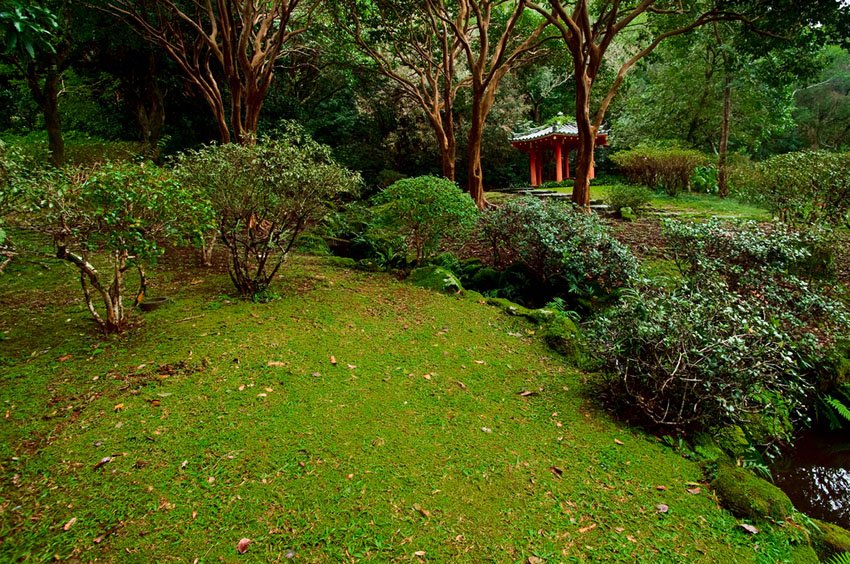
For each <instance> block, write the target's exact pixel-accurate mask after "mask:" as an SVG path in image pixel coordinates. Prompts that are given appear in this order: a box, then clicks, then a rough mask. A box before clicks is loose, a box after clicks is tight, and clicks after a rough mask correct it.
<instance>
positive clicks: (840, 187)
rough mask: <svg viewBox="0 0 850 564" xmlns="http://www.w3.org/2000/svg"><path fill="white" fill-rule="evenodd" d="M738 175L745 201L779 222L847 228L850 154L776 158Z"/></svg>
mask: <svg viewBox="0 0 850 564" xmlns="http://www.w3.org/2000/svg"><path fill="white" fill-rule="evenodd" d="M742 176H744V177H745V179H746V181H745V182H743V183H742V184H743V185H744V186H743V188H744V192H745V197H746V199H748V200H750V201H752V202H753V203H756V204H758V205H761V206H763V207H765V208H766V209H768V210H769V211H771V212H772V213H773V214H774V215H776V216H777V217H779V219H780V220H782V221H785V222H788V223H792V224H797V225H811V224H813V223H824V224H830V225H845V226H850V153H830V152H827V151H809V152H800V153H788V154H785V155H777V156H775V157H772V158H770V159H768V160H766V161H764V162H762V163H759V164H758V165H757V166H756V167H755V170H750V171H748V172H747V173H742V172H740V171H739V172H738V173H737V175H736V177H737V178H739V179H740V178H741V177H742Z"/></svg>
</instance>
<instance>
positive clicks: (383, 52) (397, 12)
mask: <svg viewBox="0 0 850 564" xmlns="http://www.w3.org/2000/svg"><path fill="white" fill-rule="evenodd" d="M340 8H341V10H339V11H338V17H337V22H338V23H339V24H340V25H343V26H345V27H346V28H347V31H348V34H349V35H350V37H351V38H352V39H353V40H354V44H355V45H356V46H357V48H358V49H359V50H360V51H361V52H362V53H364V54H365V55H366V56H368V57H369V58H370V59H371V60H372V61H373V62H374V64H375V66H376V69H377V70H378V71H379V72H380V73H381V74H383V75H384V76H386V77H388V78H389V79H391V80H393V81H394V82H395V83H396V84H397V85H398V86H399V87H400V88H401V91H402V92H403V93H404V95H405V96H406V97H407V98H409V99H410V100H412V101H413V102H414V103H415V104H416V105H418V106H419V107H420V108H421V109H422V110H423V111H424V112H425V115H426V116H427V118H428V122H429V124H430V125H431V128H432V129H433V131H434V136H435V137H436V141H437V146H438V148H439V150H440V166H441V170H442V173H443V176H445V177H446V178H448V179H449V180H454V179H455V162H456V160H457V139H456V136H455V115H454V114H455V109H454V108H455V100H456V98H457V95H458V91H459V89H460V88H461V87H462V86H464V85H465V84H466V83H467V82H468V80H461V79H460V78H459V77H458V74H459V73H458V67H459V66H460V63H461V56H462V53H463V48H462V45H461V41H460V39H458V38H457V37H456V36H455V35H454V33H453V32H452V24H451V23H450V22H448V21H445V20H443V19H440V18H438V17H437V15H436V14H435V13H434V12H433V11H432V10H428V9H425V10H423V9H422V7H421V6H418V5H416V4H412V3H410V2H404V1H401V0H379V1H376V2H364V1H358V0H349V1H347V2H344V3H342V4H341V5H340ZM454 23H455V24H456V25H459V26H461V25H463V22H462V21H456V22H454Z"/></svg>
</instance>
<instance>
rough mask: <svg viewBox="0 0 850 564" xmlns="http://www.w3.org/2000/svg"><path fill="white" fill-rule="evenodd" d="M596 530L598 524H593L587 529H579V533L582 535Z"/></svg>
mask: <svg viewBox="0 0 850 564" xmlns="http://www.w3.org/2000/svg"><path fill="white" fill-rule="evenodd" d="M595 528H596V523H591V524H590V525H588V526H587V527H582V528H581V529H579V530H578V532H580V533H581V534H584V533H586V532H588V531H592V530H593V529H595Z"/></svg>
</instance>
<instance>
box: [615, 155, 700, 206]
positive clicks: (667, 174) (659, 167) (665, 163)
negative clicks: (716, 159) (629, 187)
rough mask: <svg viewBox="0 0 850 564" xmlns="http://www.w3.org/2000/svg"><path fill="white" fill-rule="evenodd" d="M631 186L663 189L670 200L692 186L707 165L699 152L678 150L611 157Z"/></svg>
mask: <svg viewBox="0 0 850 564" xmlns="http://www.w3.org/2000/svg"><path fill="white" fill-rule="evenodd" d="M611 160H612V161H613V162H614V164H616V165H617V166H618V167H619V169H620V171H621V172H622V173H623V174H624V175H625V177H626V178H627V179H628V180H629V182H633V183H635V184H642V185H644V186H648V187H650V188H653V189H663V190H664V191H666V192H667V194H669V195H671V196H675V195H677V194H678V193H679V192H681V191H682V190H688V189H690V186H691V178H692V177H693V175H694V171H695V170H696V169H697V167H700V166H705V165H706V164H708V157H706V156H705V155H703V154H702V153H700V152H699V151H693V150H689V149H678V148H653V147H639V148H636V149H631V150H628V151H620V152H619V153H616V154H613V155H611Z"/></svg>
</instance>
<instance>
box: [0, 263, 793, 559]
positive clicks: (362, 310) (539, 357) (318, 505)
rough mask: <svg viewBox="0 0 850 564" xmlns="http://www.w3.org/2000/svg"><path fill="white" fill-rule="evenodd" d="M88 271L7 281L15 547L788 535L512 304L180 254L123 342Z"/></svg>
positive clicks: (552, 554)
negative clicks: (627, 412)
mask: <svg viewBox="0 0 850 564" xmlns="http://www.w3.org/2000/svg"><path fill="white" fill-rule="evenodd" d="M75 283H76V277H75V276H74V274H73V272H72V271H71V270H70V269H69V268H67V267H66V266H65V265H60V264H55V263H51V264H50V269H49V271H47V270H44V269H43V268H40V267H37V266H33V265H22V264H20V263H19V264H16V265H13V266H12V267H10V269H9V274H8V275H7V276H5V277H4V278H2V279H0V335H2V340H0V382H2V384H0V386H2V387H1V388H0V401H2V402H3V410H2V412H5V417H4V418H3V419H2V423H0V498H1V499H0V510H2V515H3V518H2V520H0V538H3V539H4V541H3V543H2V544H0V560H4V561H8V560H13V559H17V558H20V557H23V556H32V557H34V558H37V559H39V560H40V559H47V558H49V557H51V556H52V555H54V554H56V555H59V556H60V557H68V556H71V555H75V556H78V557H81V558H83V559H94V558H101V559H107V560H118V559H121V560H131V561H154V560H168V559H174V560H186V561H191V560H193V559H195V558H200V559H201V560H202V561H206V560H215V559H219V558H223V559H225V560H236V559H237V558H239V559H240V561H269V560H275V559H282V558H283V555H284V554H285V553H286V552H287V551H288V550H294V551H295V553H296V558H298V559H300V560H303V561H324V560H341V559H346V558H348V557H353V558H360V557H371V558H373V559H377V560H387V559H407V558H413V559H415V557H414V553H415V552H417V551H424V552H425V558H426V559H430V560H435V561H454V560H465V561H476V562H480V561H489V560H494V561H518V560H520V559H522V558H526V557H528V556H531V555H537V556H539V557H543V558H547V559H551V560H558V559H565V558H566V557H569V558H574V559H576V560H601V561H614V560H624V561H635V560H639V561H698V560H704V561H728V562H731V561H748V560H754V559H755V558H756V554H757V551H758V550H761V551H764V550H767V549H770V548H771V547H770V545H771V542H773V541H774V540H775V539H776V538H778V537H774V535H773V533H772V532H771V528H770V527H766V528H765V531H764V532H763V533H761V534H760V535H759V536H758V537H748V536H747V535H746V534H745V533H744V532H743V531H741V530H740V529H739V528H738V527H737V521H736V520H735V519H734V518H733V517H731V516H730V515H729V514H728V513H726V512H724V511H721V510H719V509H718V508H717V505H716V502H715V500H714V499H713V498H712V496H711V494H710V493H709V492H708V490H707V489H706V488H703V491H702V493H701V494H698V495H691V494H688V493H687V492H686V487H687V486H686V484H687V483H688V482H691V481H695V480H698V479H699V478H700V476H701V473H700V470H699V468H698V467H697V465H695V464H693V463H690V462H688V461H686V460H684V459H682V458H680V457H679V456H678V455H676V454H675V453H673V452H672V451H670V450H669V449H667V448H665V447H663V446H661V445H660V444H659V443H657V442H656V441H655V440H654V439H653V438H652V437H649V436H645V435H643V434H641V433H639V432H637V431H634V430H631V429H629V428H626V427H623V426H621V425H619V424H616V423H614V422H612V421H611V420H610V419H609V418H608V417H607V416H606V415H604V414H603V413H600V412H598V411H596V410H594V409H593V408H592V406H591V405H590V404H589V402H588V401H587V400H585V399H584V398H583V396H582V390H583V385H582V376H581V375H580V374H578V373H576V372H574V371H572V370H571V369H569V368H566V367H565V366H564V365H563V363H562V362H561V361H560V360H559V359H558V358H557V356H555V355H553V354H552V353H551V352H549V351H548V350H546V349H545V348H544V347H543V346H542V345H540V344H539V343H538V341H537V339H536V338H534V337H533V335H530V333H529V332H530V331H532V330H533V329H532V328H530V327H529V326H526V325H522V324H521V323H520V322H519V321H518V320H515V319H511V318H508V317H505V316H503V315H502V314H501V313H500V312H498V311H497V310H495V309H493V308H489V307H487V306H484V305H481V304H478V303H475V302H472V301H470V300H466V299H461V298H453V297H446V296H442V295H437V294H433V293H429V292H426V291H423V290H419V289H416V288H413V287H410V286H408V285H405V284H403V283H400V282H397V281H396V280H394V279H392V278H391V277H389V276H385V275H374V274H365V273H360V272H353V271H348V270H343V269H338V268H334V267H332V266H330V265H328V264H327V263H326V262H323V261H322V259H311V258H300V259H297V260H296V261H295V262H294V264H293V266H291V267H290V268H289V269H288V270H287V271H286V273H285V275H284V279H283V280H282V281H281V284H280V288H281V290H280V291H281V292H282V293H283V294H284V295H283V297H282V299H280V300H277V301H274V302H272V303H268V304H250V303H242V302H230V301H229V300H228V299H227V298H226V297H225V296H224V295H223V294H224V293H225V292H227V291H228V290H229V288H228V284H229V281H228V280H227V279H226V276H222V275H212V274H208V273H205V272H199V271H188V272H182V273H174V272H164V273H163V272H160V273H159V274H156V275H155V276H154V280H153V286H154V288H157V289H159V290H160V291H166V292H168V293H170V294H172V295H173V296H175V298H176V299H175V301H174V302H173V303H171V304H169V305H168V306H166V307H164V308H162V309H161V310H159V311H157V312H154V313H151V314H147V316H146V318H145V320H144V323H143V324H142V326H141V327H138V328H137V329H135V330H134V331H132V332H130V333H129V334H128V335H127V336H126V337H125V338H123V339H112V340H102V339H100V338H98V336H97V335H96V334H94V333H93V332H92V331H90V330H87V329H88V328H89V327H90V326H89V324H88V321H87V315H86V312H85V311H84V307H83V305H82V303H81V300H80V299H79V297H78V295H77V293H78V289H77V287H76V286H75ZM66 355H72V357H71V358H65V357H66ZM331 355H334V356H335V357H336V360H337V361H338V364H337V365H336V366H333V365H332V364H331V363H330V361H329V357H330V356H331ZM60 359H62V360H60ZM269 361H274V362H277V363H280V364H279V365H277V366H272V367H270V366H268V363H269ZM179 363H184V364H185V368H180V366H179ZM349 365H350V366H349ZM426 374H428V375H430V379H427V378H425V377H424V376H425V375H426ZM461 383H462V385H461ZM522 390H538V391H539V395H536V396H531V397H527V398H526V397H520V396H519V395H518V392H520V391H522ZM154 400H157V401H158V402H159V405H156V404H155V402H154ZM119 404H123V408H122V409H120V410H117V411H116V406H117V405H119ZM2 412H0V413H2ZM482 428H486V429H489V430H490V431H491V432H487V431H486V430H482ZM615 440H617V441H622V443H624V444H622V445H619V444H617V443H615ZM119 453H120V454H121V456H119V457H117V458H115V459H114V460H113V461H112V462H110V463H108V464H106V465H104V466H103V467H102V468H100V469H99V470H94V469H93V467H94V465H95V464H96V463H97V462H98V461H99V460H100V459H101V458H103V457H105V456H108V455H114V454H119ZM184 461H185V465H184V464H183V463H184ZM551 467H557V468H559V469H561V470H562V471H563V475H562V476H561V477H560V478H559V477H557V476H556V475H555V473H553V472H552V471H551V470H550V468H551ZM658 485H664V486H666V487H667V490H666V491H659V490H657V489H656V486H658ZM658 503H665V504H667V505H669V507H670V510H669V512H668V513H666V514H659V513H657V511H656V504H658ZM417 508H418V509H417ZM74 517H75V518H76V519H77V521H76V522H75V523H74V524H73V525H72V526H71V527H70V528H69V530H68V531H63V524H65V523H67V522H68V521H69V520H70V519H71V518H74ZM242 537H248V538H251V539H253V544H252V545H251V547H250V551H249V552H248V554H246V555H245V556H241V557H237V555H236V551H235V546H236V543H237V541H238V540H239V539H240V538H242ZM757 546H760V547H761V549H759V548H757ZM771 560H773V558H771Z"/></svg>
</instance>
